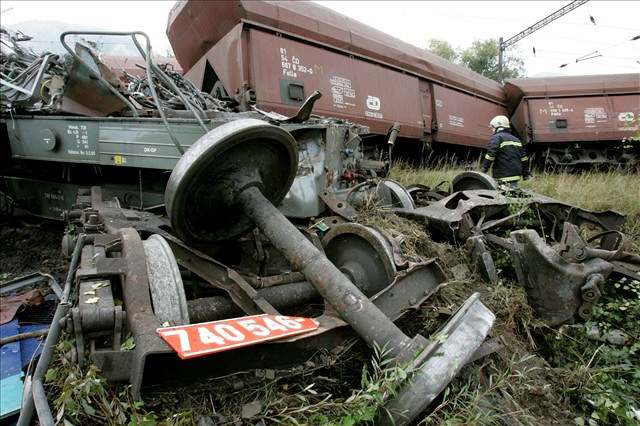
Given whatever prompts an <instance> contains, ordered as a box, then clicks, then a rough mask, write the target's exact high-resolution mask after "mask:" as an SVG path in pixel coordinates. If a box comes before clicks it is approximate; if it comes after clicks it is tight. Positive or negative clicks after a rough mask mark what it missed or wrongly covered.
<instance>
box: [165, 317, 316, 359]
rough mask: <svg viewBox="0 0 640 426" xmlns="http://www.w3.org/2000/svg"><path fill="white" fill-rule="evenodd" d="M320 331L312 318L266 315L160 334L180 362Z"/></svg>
mask: <svg viewBox="0 0 640 426" xmlns="http://www.w3.org/2000/svg"><path fill="white" fill-rule="evenodd" d="M317 328H318V323H317V322H316V321H315V320H314V319H311V318H301V317H287V316H284V315H267V314H262V315H253V316H249V317H242V318H233V319H227V320H221V321H211V322H203V323H200V324H189V325H179V326H175V327H162V328H158V329H157V330H156V333H158V334H159V335H160V337H162V338H163V339H164V341H165V342H167V343H168V344H169V346H171V347H172V348H173V350H174V351H176V352H177V354H178V356H179V357H180V358H182V359H189V358H196V357H199V356H204V355H209V354H213V353H217V352H223V351H228V350H231V349H235V348H241V347H243V346H250V345H255V344H257V343H262V342H268V341H271V340H277V339H282V338H283V337H287V336H294V335H296V334H302V333H307V332H309V331H313V330H315V329H317Z"/></svg>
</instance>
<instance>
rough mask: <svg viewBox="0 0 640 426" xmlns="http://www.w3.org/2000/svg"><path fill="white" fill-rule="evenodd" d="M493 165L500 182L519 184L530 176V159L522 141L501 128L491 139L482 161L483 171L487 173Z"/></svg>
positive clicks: (494, 173)
mask: <svg viewBox="0 0 640 426" xmlns="http://www.w3.org/2000/svg"><path fill="white" fill-rule="evenodd" d="M492 163H493V177H494V178H495V179H496V180H498V181H500V182H505V183H506V182H511V185H513V186H517V183H518V181H519V180H520V179H522V178H523V177H528V176H529V157H527V153H526V151H525V149H524V147H523V146H522V142H520V139H518V138H517V137H515V136H513V135H512V134H511V133H509V131H508V130H506V129H504V128H500V130H499V131H498V132H496V133H495V134H494V135H493V136H491V139H489V147H488V149H487V154H486V155H485V156H484V159H483V161H482V171H483V172H485V173H486V172H487V171H488V170H489V167H491V164H492Z"/></svg>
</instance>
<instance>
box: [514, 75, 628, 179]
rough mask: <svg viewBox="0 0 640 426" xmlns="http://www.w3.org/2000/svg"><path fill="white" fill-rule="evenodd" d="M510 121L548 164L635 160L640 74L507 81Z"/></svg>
mask: <svg viewBox="0 0 640 426" xmlns="http://www.w3.org/2000/svg"><path fill="white" fill-rule="evenodd" d="M505 90H506V93H507V97H508V99H509V108H510V110H511V111H512V115H511V121H512V123H513V125H514V127H515V128H516V130H517V131H518V133H519V134H520V136H521V137H522V138H523V139H524V141H526V142H528V143H530V145H529V150H530V151H532V152H536V153H537V154H538V155H541V156H543V157H544V159H545V160H546V162H547V163H548V164H552V165H562V166H568V167H573V166H579V165H589V164H604V163H606V164H611V163H618V164H619V163H625V162H630V161H635V160H637V159H638V158H640V156H639V155H638V154H639V153H638V147H637V146H636V145H637V141H634V140H633V139H631V140H630V141H629V142H622V141H623V139H625V138H626V139H629V138H633V137H634V136H635V135H636V134H637V133H638V118H639V116H640V74H638V73H635V74H614V75H589V76H571V77H547V78H526V79H513V80H508V81H507V82H506V84H505Z"/></svg>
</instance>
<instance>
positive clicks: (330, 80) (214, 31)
mask: <svg viewBox="0 0 640 426" xmlns="http://www.w3.org/2000/svg"><path fill="white" fill-rule="evenodd" d="M167 36H168V37H169V40H170V42H171V44H172V46H173V50H174V52H175V54H176V59H177V60H178V62H179V63H180V65H181V66H182V68H183V69H184V71H185V77H186V78H187V79H188V80H190V81H191V82H192V83H194V84H195V85H196V87H198V88H200V89H202V90H203V91H206V92H213V93H216V94H218V95H220V94H221V93H222V94H224V93H226V94H227V95H228V96H229V97H231V98H233V99H234V100H235V101H236V102H238V103H239V104H241V105H245V107H246V108H248V104H252V103H255V104H256V105H257V106H258V107H259V108H263V109H270V110H275V111H278V112H281V113H283V114H292V113H293V112H294V111H295V110H296V109H297V108H299V106H300V104H301V103H302V101H303V100H304V99H305V98H306V96H308V95H309V94H310V93H311V92H313V91H314V90H319V91H321V92H322V93H323V94H325V95H326V96H324V97H323V98H322V99H320V100H318V102H317V103H316V105H315V108H314V112H315V113H317V114H321V115H327V116H333V117H341V118H345V119H348V120H350V121H353V122H357V123H361V124H364V125H367V126H369V127H370V128H371V132H372V134H374V135H381V136H384V135H386V133H387V132H388V131H389V129H390V127H391V126H392V125H394V123H398V124H399V125H400V131H399V141H400V140H402V141H403V142H404V141H406V142H409V143H413V144H414V145H416V146H421V145H420V144H419V141H423V142H425V143H428V144H433V145H434V146H435V145H438V144H444V143H446V144H451V145H454V146H455V145H457V146H471V147H484V146H485V144H486V141H487V139H488V138H489V136H490V131H489V129H488V126H487V124H488V123H489V120H491V118H492V117H493V116H495V115H498V114H506V100H505V96H504V91H503V88H502V86H501V85H500V84H498V83H497V82H495V81H493V80H490V79H488V78H485V77H483V76H481V75H479V74H477V73H475V72H473V71H470V70H468V69H466V68H464V67H461V66H458V65H455V64H452V63H450V62H448V61H446V60H444V59H442V58H440V57H439V56H437V55H435V54H432V53H430V52H427V51H425V50H423V49H420V48H418V47H415V46H412V45H410V44H408V43H405V42H402V41H400V40H398V39H395V38H393V37H391V36H389V35H387V34H384V33H382V32H380V31H378V30H376V29H374V28H371V27H369V26H367V25H364V24H362V23H359V22H357V21H355V20H352V19H349V18H347V17H345V16H343V15H341V14H339V13H336V12H333V11H331V10H329V9H327V8H324V7H322V6H319V5H317V4H313V3H306V2H305V3H297V2H279V3H276V2H254V1H231V2H195V1H187V2H181V3H178V4H176V6H175V7H174V9H173V10H172V12H171V14H170V17H169V23H168V27H167ZM379 140H385V138H384V137H382V138H380V139H379Z"/></svg>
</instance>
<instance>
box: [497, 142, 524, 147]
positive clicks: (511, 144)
mask: <svg viewBox="0 0 640 426" xmlns="http://www.w3.org/2000/svg"><path fill="white" fill-rule="evenodd" d="M505 146H519V147H522V142H518V141H503V142H501V143H500V148H504V147H505Z"/></svg>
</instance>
